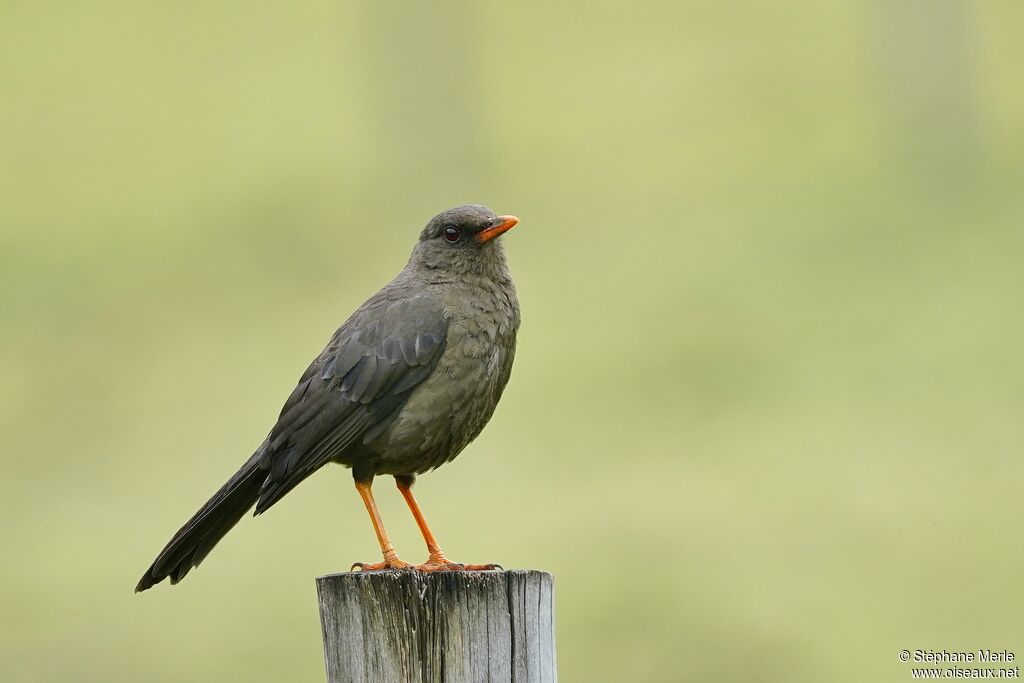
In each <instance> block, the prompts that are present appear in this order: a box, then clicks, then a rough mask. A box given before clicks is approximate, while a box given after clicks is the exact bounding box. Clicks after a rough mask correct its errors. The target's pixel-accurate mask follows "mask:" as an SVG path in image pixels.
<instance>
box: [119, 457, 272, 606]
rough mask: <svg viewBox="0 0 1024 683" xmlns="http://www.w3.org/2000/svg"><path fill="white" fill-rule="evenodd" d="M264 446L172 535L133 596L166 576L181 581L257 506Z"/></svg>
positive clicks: (263, 471)
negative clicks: (243, 516)
mask: <svg viewBox="0 0 1024 683" xmlns="http://www.w3.org/2000/svg"><path fill="white" fill-rule="evenodd" d="M265 447H266V444H264V445H263V446H260V448H259V449H258V450H257V451H256V452H255V453H253V455H252V457H251V458H249V460H248V461H247V462H246V463H245V464H244V465H242V468H241V469H240V470H238V471H237V472H235V474H234V476H232V477H231V478H230V479H228V481H227V483H225V484H224V486H222V487H220V490H219V491H217V493H215V494H213V497H212V498H210V500H208V501H207V502H206V505H204V506H203V507H201V508H200V509H199V512H197V513H196V514H195V515H193V516H192V519H190V520H188V522H186V523H185V526H183V527H181V529H179V530H178V533H176V534H174V538H172V539H171V540H170V542H169V543H168V544H167V547H165V548H164V549H163V550H162V551H161V552H160V554H159V555H158V556H157V558H156V560H154V561H153V564H152V565H151V566H150V567H149V569H147V570H146V573H145V574H143V575H142V579H140V580H139V585H137V586H136V587H135V592H136V593H138V592H139V591H144V590H146V589H147V588H151V587H152V586H154V585H156V584H158V583H160V582H161V581H163V580H164V579H166V578H168V577H170V579H171V583H172V584H173V583H178V582H179V581H181V579H182V578H183V577H184V576H185V575H186V574H188V572H189V570H191V569H192V567H195V566H198V565H199V563H200V562H202V561H203V558H204V557H206V555H207V553H209V552H210V550H212V549H213V546H215V545H217V542H218V541H220V539H222V538H224V535H225V534H226V533H227V532H228V531H230V530H231V527H233V526H235V524H237V523H238V520H240V519H241V518H242V515H244V514H245V513H246V512H248V511H249V509H250V508H252V506H253V505H255V504H256V499H257V498H259V495H260V487H261V486H262V485H263V481H264V480H265V479H266V478H267V471H266V470H265V469H262V468H261V467H260V459H261V457H262V456H263V449H264V448H265Z"/></svg>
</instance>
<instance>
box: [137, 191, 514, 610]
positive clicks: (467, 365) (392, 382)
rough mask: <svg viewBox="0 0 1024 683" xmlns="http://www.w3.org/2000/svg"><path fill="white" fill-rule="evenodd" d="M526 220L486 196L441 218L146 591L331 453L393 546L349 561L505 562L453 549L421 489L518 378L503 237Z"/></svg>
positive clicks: (163, 556) (301, 387)
mask: <svg viewBox="0 0 1024 683" xmlns="http://www.w3.org/2000/svg"><path fill="white" fill-rule="evenodd" d="M518 223H519V219H518V218H516V217H515V216H509V215H503V216H499V215H495V214H494V212H492V211H491V210H490V209H488V208H487V207H485V206H481V205H476V204H468V205H463V206H458V207H455V208H452V209H448V210H446V211H443V212H441V213H439V214H437V215H436V216H434V217H433V218H431V219H430V221H429V222H428V223H427V225H426V227H425V228H423V230H422V232H421V233H420V236H419V240H418V241H417V242H416V245H415V247H414V248H413V251H412V255H411V256H410V258H409V261H408V263H407V264H406V266H405V268H403V269H402V271H401V272H400V273H399V274H398V275H397V276H396V277H395V278H394V279H393V280H391V282H389V283H388V284H387V285H385V286H384V287H383V288H382V289H381V290H380V291H378V292H377V293H376V294H374V295H373V296H371V297H370V298H369V299H367V301H366V302H365V303H364V304H363V305H362V306H360V307H359V308H358V309H357V310H356V311H355V312H354V313H353V314H352V315H351V316H350V317H349V318H348V320H346V321H345V322H344V323H343V324H342V325H341V327H339V328H338V330H337V331H336V332H335V333H334V335H333V336H332V337H331V339H330V341H329V342H328V343H327V346H326V347H325V348H324V350H323V351H322V352H321V353H320V355H318V356H317V357H316V359H315V360H314V361H313V362H312V363H311V364H310V365H309V367H308V368H307V369H306V371H305V372H304V373H303V374H302V376H301V377H300V378H299V382H298V384H297V385H296V387H295V389H294V390H293V391H292V393H291V395H290V396H288V398H287V400H286V401H285V402H284V406H283V407H282V409H281V412H280V416H279V417H278V419H277V422H276V423H275V424H274V426H273V427H272V428H271V430H270V433H269V434H268V435H267V437H266V439H265V440H264V441H263V443H262V444H260V446H259V448H257V449H256V451H255V452H254V453H253V454H252V456H251V457H250V458H249V459H248V460H247V461H246V462H245V464H243V465H242V467H241V468H240V469H239V470H238V471H237V472H236V473H235V474H234V475H233V476H232V477H231V478H230V479H228V481H227V482H226V483H225V484H224V485H223V486H222V487H221V488H220V489H219V490H218V491H217V492H216V493H215V494H213V496H212V497H211V498H210V500H209V501H207V503H206V504H205V505H203V506H202V507H201V508H200V509H199V511H198V512H196V513H195V515H193V516H192V518H191V519H189V520H188V521H187V522H186V523H185V525H184V526H182V527H181V529H180V530H179V531H178V532H177V533H176V534H175V535H174V536H173V537H172V538H171V540H170V541H169V542H168V543H167V545H166V547H164V549H163V550H162V551H161V552H160V554H159V555H158V556H157V558H156V559H155V560H154V561H153V563H152V564H151V565H150V567H149V568H148V569H147V570H146V572H145V574H143V576H142V578H141V580H140V581H139V583H138V585H137V586H136V588H135V590H136V592H140V591H144V590H147V589H148V588H151V587H152V586H154V585H156V584H158V583H160V582H161V581H163V580H164V579H170V582H171V584H176V583H178V582H179V581H181V580H182V579H183V578H184V577H185V575H186V574H188V573H189V571H190V570H191V569H192V568H193V567H196V566H198V565H199V563H200V562H202V561H203V559H204V558H205V557H206V556H207V554H209V552H210V551H211V550H212V549H213V547H214V546H215V545H216V544H217V543H218V542H219V541H220V540H221V539H222V538H223V537H224V536H225V534H227V533H228V531H230V530H231V529H232V528H233V527H234V526H235V525H236V524H237V523H238V522H239V520H241V518H242V517H243V516H245V514H246V513H247V512H248V511H249V510H250V509H252V508H253V507H255V513H254V514H255V515H260V514H263V513H264V512H266V511H267V510H268V509H270V508H271V507H272V506H273V505H274V504H276V503H277V502H278V501H279V500H281V498H283V497H284V496H285V495H286V494H287V493H288V492H290V491H291V490H292V489H293V488H294V487H295V486H297V485H298V484H299V483H300V482H302V481H303V480H304V479H306V477H308V476H310V475H311V474H313V473H314V472H316V471H317V470H319V469H321V468H323V467H324V466H325V465H327V464H328V463H332V462H333V463H339V464H341V465H344V466H345V467H347V468H350V469H351V471H352V477H353V480H354V482H355V488H356V490H357V491H358V493H359V495H360V497H361V498H362V501H363V503H364V505H365V506H366V511H367V513H368V514H369V516H370V522H371V524H372V526H373V530H374V532H375V534H376V537H377V542H378V544H379V545H380V550H381V554H382V555H383V559H382V561H380V562H373V563H364V562H357V563H355V564H353V565H352V569H353V570H355V569H361V570H363V571H373V570H399V569H412V570H418V571H423V572H434V571H483V570H489V569H496V568H500V567H499V566H498V565H495V564H461V563H457V562H452V561H451V560H449V559H448V557H447V555H445V553H444V552H443V551H442V550H441V548H440V546H439V545H438V542H437V539H436V538H435V536H434V534H433V532H432V531H431V529H430V527H429V526H428V524H427V521H426V519H425V518H424V516H423V511H422V510H421V509H420V506H419V504H418V503H417V501H416V498H415V497H414V496H413V493H412V488H413V484H414V483H415V481H416V476H417V475H420V474H423V473H424V472H427V471H428V470H432V469H435V468H437V467H439V466H441V465H443V464H445V463H447V462H449V461H451V460H452V459H454V458H455V457H456V456H457V455H458V454H459V453H460V452H462V450H463V449H464V448H465V447H466V446H467V445H468V444H469V443H470V442H471V441H473V439H475V438H476V437H477V436H478V435H479V434H480V432H481V430H483V428H484V426H485V425H486V424H487V422H488V421H489V420H490V418H491V416H492V415H493V414H494V411H495V408H496V406H497V404H498V401H499V400H500V398H501V396H502V393H503V392H504V390H505V386H506V384H507V383H508V380H509V377H510V375H511V372H512V361H513V358H514V356H515V348H516V334H517V332H518V330H519V324H520V309H519V301H518V299H517V297H516V290H515V286H514V284H513V282H512V277H511V275H510V273H509V269H508V264H507V260H506V257H505V253H504V250H503V247H502V244H501V240H499V239H498V238H499V237H500V236H501V235H503V234H504V233H506V232H507V231H509V230H510V229H512V228H513V227H514V226H515V225H517V224H518ZM377 475H390V476H393V477H394V480H395V483H396V485H397V487H398V490H399V491H400V492H401V495H402V496H403V498H404V499H405V502H406V504H407V505H408V507H409V510H410V511H411V513H412V516H413V518H414V519H415V521H416V524H417V526H418V527H419V530H420V533H421V534H422V536H423V540H424V541H425V542H426V546H427V553H428V555H427V560H426V561H425V562H423V563H421V564H415V565H413V564H410V563H407V562H405V561H404V560H402V559H400V558H399V556H398V554H397V553H396V551H395V548H394V546H393V545H392V543H391V541H390V539H389V538H388V534H387V532H386V531H385V529H384V523H383V521H382V520H381V516H380V513H379V511H378V509H377V505H376V503H375V501H374V497H373V491H372V485H373V480H374V477H375V476H377Z"/></svg>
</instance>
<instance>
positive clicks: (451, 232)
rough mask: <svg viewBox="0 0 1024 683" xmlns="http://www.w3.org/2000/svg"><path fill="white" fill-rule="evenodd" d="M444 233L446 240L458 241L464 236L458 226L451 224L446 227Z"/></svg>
mask: <svg viewBox="0 0 1024 683" xmlns="http://www.w3.org/2000/svg"><path fill="white" fill-rule="evenodd" d="M442 234H443V235H444V241H445V242H453V243H454V242H458V241H459V239H461V238H462V231H461V230H459V229H458V228H456V227H455V226H454V225H449V226H448V227H447V228H445V229H444V232H443V233H442Z"/></svg>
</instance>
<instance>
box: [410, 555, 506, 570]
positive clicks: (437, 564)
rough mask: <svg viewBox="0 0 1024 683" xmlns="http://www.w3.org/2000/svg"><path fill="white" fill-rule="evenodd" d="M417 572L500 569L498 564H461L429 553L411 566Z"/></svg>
mask: <svg viewBox="0 0 1024 683" xmlns="http://www.w3.org/2000/svg"><path fill="white" fill-rule="evenodd" d="M412 568H413V569H415V570H416V571H418V572H486V571H490V570H492V569H501V570H502V571H504V569H503V568H502V566H501V565H500V564H462V563H461V562H452V561H451V560H449V559H448V558H447V557H445V556H444V555H442V554H438V555H434V554H431V555H430V557H428V558H427V561H426V562H424V563H423V564H417V565H413V566H412Z"/></svg>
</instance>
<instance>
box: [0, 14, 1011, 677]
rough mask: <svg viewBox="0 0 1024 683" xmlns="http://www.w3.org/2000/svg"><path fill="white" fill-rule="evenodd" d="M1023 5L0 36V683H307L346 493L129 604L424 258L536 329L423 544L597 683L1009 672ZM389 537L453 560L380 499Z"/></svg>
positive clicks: (197, 26) (175, 24)
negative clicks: (516, 606) (459, 243)
mask: <svg viewBox="0 0 1024 683" xmlns="http://www.w3.org/2000/svg"><path fill="white" fill-rule="evenodd" d="M1022 21H1024V5H1022V4H1021V3H1020V2H1016V1H1012V0H1007V1H1003V2H999V1H990V2H985V3H960V2H952V1H948V0H904V1H900V2H882V1H878V2H868V3H842V2H780V3H760V2H752V1H750V2H723V3H694V2H663V3H633V4H627V3H592V2H588V3H583V2H579V3H542V2H525V3H497V2H485V3H473V2H460V3H448V4H442V5H436V6H432V7H429V8H428V7H427V6H426V5H425V4H424V5H422V6H419V5H411V4H410V5H407V6H401V7H400V6H397V5H395V4H389V3H370V2H366V3H359V4H346V3H330V2H316V3H286V2H277V3H270V2H262V3H244V2H218V3H205V2H204V3H198V2H183V3H174V4H167V3H138V2H91V3H49V2H23V1H18V0H5V2H4V3H3V4H2V5H0V88H2V90H0V92H2V103H0V159H2V162H0V195H2V200H0V379H2V381H0V430H2V439H3V447H2V465H3V474H2V477H0V500H2V507H3V522H2V523H0V541H2V548H3V556H4V559H3V561H2V562H0V586H2V588H0V679H2V680H3V681H5V682H12V683H13V682H20V681H71V680H73V681H186V680H190V681H202V680H245V681H284V680H288V681H291V680H295V681H318V680H322V679H323V667H322V659H321V645H320V628H319V622H318V617H317V609H316V599H315V593H314V585H313V578H314V576H316V575H319V574H324V573H329V572H332V571H338V570H343V569H345V568H347V567H348V566H349V565H350V564H351V563H352V562H353V561H357V560H374V559H376V557H377V548H376V544H375V541H374V537H373V534H372V532H371V530H370V526H369V522H368V520H367V518H366V515H365V513H364V511H363V508H362V505H361V503H360V501H359V498H358V496H357V495H356V494H355V492H354V490H353V489H352V486H351V478H350V476H349V474H348V473H347V472H345V471H344V470H342V469H341V468H337V467H334V468H330V469H328V470H325V471H323V472H321V473H318V474H317V475H316V476H315V477H313V478H311V479H310V480H308V481H307V482H306V483H304V484H303V486H302V487H301V488H299V489H298V490H297V491H295V492H294V493H293V494H292V495H290V496H289V497H288V499H287V501H286V502H284V503H283V504H281V505H280V506H278V507H276V508H274V510H273V511H272V512H271V513H270V514H268V515H266V516H264V517H262V518H260V519H259V520H256V521H253V520H250V519H246V520H244V521H243V523H242V524H240V525H239V527H238V528H236V530H235V531H234V532H233V533H231V534H230V535H229V536H228V537H227V538H226V540H225V541H224V542H223V543H222V544H221V546H219V547H218V548H217V550H216V551H215V552H214V553H213V554H212V555H211V556H210V558H209V559H208V560H207V562H206V563H205V564H204V565H203V566H202V567H201V568H200V569H199V570H198V571H196V572H194V573H193V574H191V575H190V576H189V577H188V580H187V581H185V582H184V583H183V584H182V585H180V586H178V587H175V588H174V589H170V588H168V587H167V586H166V585H161V586H159V587H157V588H156V589H155V590H153V591H151V592H149V593H146V594H143V595H134V594H133V593H132V588H133V586H134V585H135V582H136V580H137V579H138V577H139V575H140V574H141V572H142V571H143V569H145V567H146V566H147V565H148V564H149V562H150V561H151V560H152V559H153V557H154V555H155V554H156V552H157V551H158V550H159V549H160V548H161V547H162V545H163V543H164V542H165V541H166V540H167V539H168V538H169V537H170V535H171V534H172V533H173V532H174V531H175V530H176V529H177V528H178V526H179V525H180V524H181V523H182V522H183V521H184V520H185V519H186V518H187V517H188V516H189V515H190V514H191V513H192V512H193V511H194V510H195V509H196V508H197V507H198V506H199V505H200V504H201V503H202V502H203V501H205V500H206V498H207V496H208V495H209V494H211V493H212V492H213V491H214V490H215V489H216V488H217V487H218V486H219V485H220V484H221V483H222V481H223V480H224V479H225V478H226V477H227V476H228V475H229V474H231V473H232V472H233V471H234V470H235V468H236V467H237V466H238V465H239V464H240V463H241V462H242V461H243V460H244V459H245V458H246V457H247V456H248V455H249V454H250V453H251V452H252V450H253V449H254V448H255V447H256V446H257V445H258V444H259V443H260V441H261V440H262V439H263V436H264V435H265V433H266V431H267V430H268V429H269V427H270V425H271V424H272V422H273V420H274V418H275V417H276V414H277V411H278V410H279V408H280V405H281V403H282V401H283V400H284V398H285V397H286V396H287V394H288V392H289V391H290V390H291V388H292V386H293V385H294V382H295V380H296V379H297V378H298V375H299V374H300V373H301V371H302V370H303V369H304V368H305V366H306V364H307V362H308V361H309V360H310V359H311V358H312V357H313V356H314V355H315V354H316V353H317V352H318V351H319V350H320V348H321V347H322V345H323V344H324V343H325V342H326V340H327V338H328V337H329V335H330V334H331V332H332V331H333V330H334V328H335V327H336V325H337V324H339V323H340V322H341V321H342V320H343V319H344V318H345V317H346V316H347V315H348V314H349V313H350V312H351V310H353V309H354V308H355V307H356V306H357V305H358V304H359V303H361V302H362V301H363V299H364V298H366V297H367V296H369V295H370V294H372V293H373V292H374V291H375V290H376V289H377V288H378V287H379V286H381V285H382V284H384V283H385V282H386V281H387V280H388V279H390V277H391V276H392V275H393V274H394V273H395V272H396V271H397V270H398V269H400V268H401V267H402V266H403V265H404V263H405V260H406V258H407V256H408V252H409V251H410V249H411V247H412V244H413V242H414V240H415V237H416V235H417V233H418V231H419V229H420V228H421V227H422V225H423V224H424V223H425V222H426V220H427V219H428V218H429V217H430V216H431V215H433V214H434V213H436V212H437V211H440V210H442V209H444V208H447V207H449V206H452V205H455V204H459V203H464V202H480V203H485V204H487V205H489V206H491V207H492V208H493V209H494V210H496V211H498V212H500V213H514V214H517V215H519V216H520V217H521V218H522V221H523V222H522V225H521V226H520V227H519V228H518V229H517V230H516V231H515V232H513V233H511V234H510V235H508V236H507V237H506V238H505V244H506V248H507V250H508V252H509V256H510V260H511V264H512V267H513V271H514V274H515V276H516V279H517V282H518V285H519V293H520V298H521V301H522V305H523V309H524V323H523V327H522V331H521V336H520V342H519V354H518V358H517V366H516V371H515V372H514V374H513V379H512V383H511V385H510V387H509V390H508V392H507V393H506V395H505V399H504V401H503V403H502V405H501V407H500V408H499V410H498V413H497V416H496V418H495V419H494V420H493V422H492V423H491V425H490V427H489V428H488V429H487V430H486V431H485V433H484V435H483V436H482V437H481V438H480V439H479V440H478V441H477V442H476V443H474V444H473V445H472V446H471V447H470V448H469V449H468V450H467V451H466V452H465V453H464V454H463V456H462V457H461V458H460V459H459V460H458V461H457V464H455V465H454V466H448V467H445V468H443V469H441V470H439V471H438V472H436V473H433V474H430V475H427V476H424V477H423V478H422V479H421V481H420V484H419V486H418V488H417V491H418V494H419V496H420V499H421V502H422V503H423V504H424V507H425V509H426V511H427V513H428V515H429V516H430V519H431V520H432V523H433V525H434V526H435V528H436V530H437V531H438V535H439V536H440V538H441V540H442V542H443V544H444V546H445V548H446V549H447V550H448V552H449V554H451V555H452V556H454V557H455V558H456V559H459V560H463V561H474V562H475V561H498V562H501V563H502V564H503V565H504V566H506V567H515V568H526V567H530V568H541V569H546V570H549V571H551V572H553V573H554V574H555V575H556V580H557V609H558V655H559V663H560V670H561V675H562V678H563V680H566V681H684V680H695V681H697V680H699V681H736V680H759V681H814V682H818V681H823V680H850V681H853V680H857V681H865V680H906V679H909V677H910V672H909V671H908V665H905V664H902V663H900V662H899V661H898V659H897V653H898V651H899V650H900V649H901V648H908V649H911V650H913V649H916V648H932V649H941V648H946V649H948V650H953V649H962V648H968V649H969V648H977V647H980V646H985V647H992V648H1000V649H1002V648H1009V649H1010V650H1014V649H1016V651H1017V653H1018V656H1021V655H1024V652H1022V650H1024V640H1022V639H1021V638H1022V633H1024V631H1022V629H1021V616H1020V615H1021V612H1022V609H1024V588H1022V587H1021V581H1020V567H1021V565H1022V563H1024V549H1022V544H1021V538H1022V536H1021V517H1022V513H1024V503H1022V496H1021V482H1022V479H1024V464H1022V459H1021V453H1020V450H1021V445H1022V443H1024V421H1022V417H1021V412H1022V409H1024V354H1022V346H1024V323H1022V317H1021V298H1022V293H1024V273H1022V267H1021V260H1022V259H1021V255H1022V250H1024V230H1022V223H1024V192H1022V184H1024V173H1022V169H1024V90H1022V88H1021V80H1020V79H1021V64H1022V60H1024V43H1021V41H1020V28H1021V26H1022ZM380 484H381V485H380V486H379V490H380V494H379V498H380V499H381V504H382V509H383V514H384V516H385V521H386V522H388V524H389V530H390V531H391V533H392V536H393V538H394V540H395V541H396V544H397V546H398V548H399V550H400V552H402V554H403V555H405V556H407V558H408V559H417V560H419V559H422V558H421V557H420V556H421V555H422V554H423V550H422V548H421V545H420V540H419V537H418V534H417V532H416V530H415V526H414V525H413V523H412V520H411V519H410V517H409V516H408V514H407V513H406V511H405V509H404V506H403V504H402V503H401V500H400V498H399V497H398V495H397V493H396V492H395V491H394V489H393V488H392V487H391V485H390V483H389V482H387V481H385V480H381V482H380Z"/></svg>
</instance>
